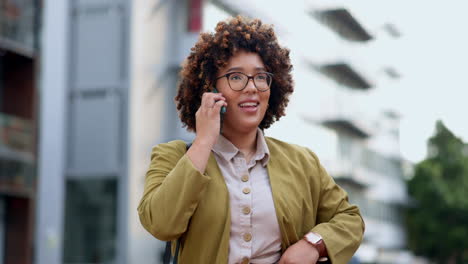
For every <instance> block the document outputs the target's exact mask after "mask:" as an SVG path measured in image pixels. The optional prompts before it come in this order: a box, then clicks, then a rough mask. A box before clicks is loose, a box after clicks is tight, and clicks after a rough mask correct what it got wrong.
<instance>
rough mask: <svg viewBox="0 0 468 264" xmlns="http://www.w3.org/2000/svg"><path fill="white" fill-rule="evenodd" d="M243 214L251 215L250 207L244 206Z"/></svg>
mask: <svg viewBox="0 0 468 264" xmlns="http://www.w3.org/2000/svg"><path fill="white" fill-rule="evenodd" d="M242 212H243V213H244V214H250V207H248V206H244V208H242Z"/></svg>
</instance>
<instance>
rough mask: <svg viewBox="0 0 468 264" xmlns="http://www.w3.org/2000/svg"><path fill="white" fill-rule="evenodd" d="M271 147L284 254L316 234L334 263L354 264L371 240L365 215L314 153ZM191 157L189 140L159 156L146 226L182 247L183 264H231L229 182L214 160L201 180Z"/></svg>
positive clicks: (148, 187) (145, 205)
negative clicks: (366, 235) (364, 243)
mask: <svg viewBox="0 0 468 264" xmlns="http://www.w3.org/2000/svg"><path fill="white" fill-rule="evenodd" d="M265 139H266V142H267V145H268V148H269V150H270V160H269V162H268V164H267V170H268V175H269V177H270V183H271V188H272V192H273V201H274V204H275V209H276V217H277V219H278V223H279V227H280V230H281V236H282V251H283V252H284V251H285V250H286V249H287V248H288V247H289V246H290V245H292V244H294V243H296V242H297V241H298V240H300V239H302V237H303V236H304V235H305V234H306V233H308V232H310V231H313V232H316V233H319V234H320V235H321V236H322V237H323V240H324V242H325V245H326V247H327V251H328V255H329V258H330V260H331V262H332V263H334V264H344V263H347V262H348V261H349V259H350V258H351V257H352V255H353V254H354V252H355V251H356V250H357V248H358V247H359V245H360V243H361V241H362V237H363V233H364V222H363V220H362V218H361V215H360V212H359V209H358V207H357V206H355V205H351V204H349V203H348V197H347V194H346V192H345V191H344V190H343V189H341V188H340V187H339V186H338V185H337V184H336V183H335V182H334V181H333V179H332V178H331V177H330V176H329V175H328V174H327V173H326V171H325V170H324V169H323V167H322V166H321V165H320V163H319V160H318V158H317V156H316V155H315V154H314V153H313V152H312V151H310V150H309V149H307V148H304V147H300V146H297V145H292V144H288V143H285V142H282V141H279V140H276V139H273V138H269V137H266V138H265ZM185 153H186V144H185V142H184V141H181V140H177V141H171V142H169V143H164V144H159V145H157V146H156V147H154V148H153V151H152V154H151V164H150V166H149V169H148V171H147V173H146V182H145V189H144V194H143V197H142V199H141V201H140V205H139V206H138V214H139V217H140V221H141V224H142V225H143V226H144V228H145V229H146V230H147V231H148V232H150V233H151V234H152V235H153V236H154V237H156V238H158V239H160V240H165V241H170V240H176V239H180V241H181V246H180V252H179V263H181V264H187V263H190V264H196V263H203V264H206V263H209V264H212V263H213V264H218V263H220V264H222V263H227V261H228V252H229V233H230V224H231V220H230V208H229V194H228V190H227V187H226V184H225V182H224V177H223V175H222V174H221V171H220V169H219V167H218V165H217V163H216V160H215V158H214V156H213V154H211V156H210V158H209V161H208V165H207V168H206V171H205V173H204V174H201V173H200V172H199V171H198V170H197V169H196V168H195V167H194V166H193V164H192V162H191V161H190V160H189V158H188V157H187V155H185ZM272 217H275V216H274V215H272Z"/></svg>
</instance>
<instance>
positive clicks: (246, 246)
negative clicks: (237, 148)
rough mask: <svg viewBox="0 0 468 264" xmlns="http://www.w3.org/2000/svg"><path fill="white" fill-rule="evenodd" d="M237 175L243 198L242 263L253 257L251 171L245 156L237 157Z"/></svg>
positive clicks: (240, 211)
mask: <svg viewBox="0 0 468 264" xmlns="http://www.w3.org/2000/svg"><path fill="white" fill-rule="evenodd" d="M235 167H236V175H240V177H238V180H239V181H240V184H239V186H240V190H239V192H241V196H240V197H241V199H240V204H239V205H240V208H239V216H240V217H239V218H240V220H241V221H240V223H241V230H242V233H241V238H240V239H241V240H242V241H241V247H242V249H241V251H242V256H243V257H242V260H241V263H249V260H250V258H251V257H252V240H253V237H252V184H251V180H250V173H249V170H248V167H247V164H246V161H245V159H244V158H237V159H236V166H235Z"/></svg>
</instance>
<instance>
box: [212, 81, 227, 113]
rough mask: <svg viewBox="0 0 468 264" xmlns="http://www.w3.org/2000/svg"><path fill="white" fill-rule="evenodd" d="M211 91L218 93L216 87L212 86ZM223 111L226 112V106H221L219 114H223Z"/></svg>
mask: <svg viewBox="0 0 468 264" xmlns="http://www.w3.org/2000/svg"><path fill="white" fill-rule="evenodd" d="M213 93H219V92H218V90H217V89H216V88H214V87H213ZM224 113H226V106H222V107H221V115H223V114H224Z"/></svg>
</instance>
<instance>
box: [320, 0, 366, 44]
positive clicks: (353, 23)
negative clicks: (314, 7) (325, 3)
mask: <svg viewBox="0 0 468 264" xmlns="http://www.w3.org/2000/svg"><path fill="white" fill-rule="evenodd" d="M311 14H312V16H314V17H315V18H317V20H318V21H319V22H320V23H322V24H324V25H325V26H327V27H329V28H330V29H331V30H333V31H334V32H336V33H337V34H338V35H339V36H340V37H342V38H344V39H346V40H349V41H354V42H366V41H369V40H371V39H373V37H372V35H371V34H370V33H369V32H368V31H367V30H366V29H365V28H364V27H363V26H362V25H361V24H360V23H359V22H358V21H357V20H356V18H354V16H353V15H352V14H351V13H350V12H349V11H348V10H346V9H344V8H336V9H326V10H320V11H312V12H311Z"/></svg>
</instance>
